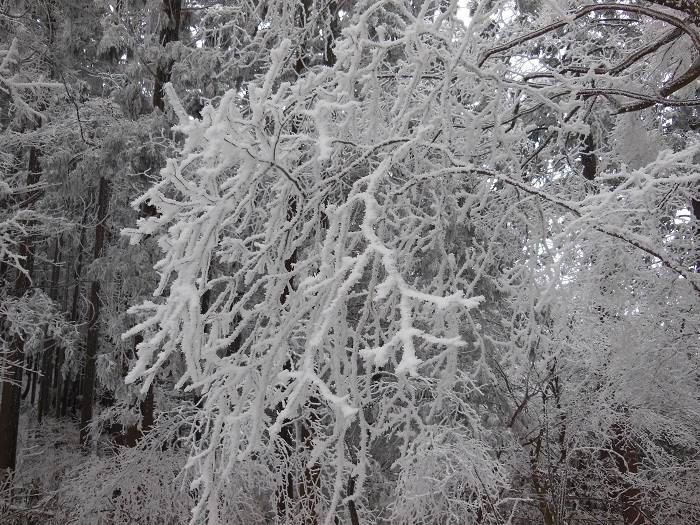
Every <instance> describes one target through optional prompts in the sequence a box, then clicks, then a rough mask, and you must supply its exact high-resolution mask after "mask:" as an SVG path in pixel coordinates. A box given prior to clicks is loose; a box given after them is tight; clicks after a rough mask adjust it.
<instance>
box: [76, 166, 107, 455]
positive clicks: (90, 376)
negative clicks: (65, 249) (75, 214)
mask: <svg viewBox="0 0 700 525" xmlns="http://www.w3.org/2000/svg"><path fill="white" fill-rule="evenodd" d="M108 205H109V182H108V181H107V179H105V178H104V177H100V188H99V195H98V198H97V226H96V227H95V251H94V258H95V259H98V258H99V257H100V256H101V255H102V247H103V245H104V240H105V233H106V227H105V219H106V218H107V207H108ZM99 324H100V283H99V281H93V282H92V283H91V284H90V304H89V306H88V328H87V339H86V342H85V362H84V365H83V399H82V402H81V405H80V444H81V445H86V444H87V442H88V434H89V428H88V427H89V425H90V422H91V421H92V404H93V399H94V396H95V380H96V377H95V358H96V356H97V348H98V346H99Z"/></svg>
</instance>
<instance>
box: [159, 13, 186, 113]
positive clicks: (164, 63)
mask: <svg viewBox="0 0 700 525" xmlns="http://www.w3.org/2000/svg"><path fill="white" fill-rule="evenodd" d="M161 10H162V16H163V17H164V20H162V22H161V29H160V34H159V38H158V41H159V43H160V45H161V46H163V47H166V46H167V45H168V44H169V43H171V42H177V40H178V39H179V37H180V20H181V14H182V0H163V3H162V4H161ZM173 63H174V62H173V61H172V60H171V59H169V58H162V59H160V60H159V61H158V66H157V67H156V78H155V83H154V85H153V107H154V108H160V110H161V111H162V110H164V109H165V92H164V91H163V88H164V87H165V84H167V83H168V82H170V77H171V75H172V71H173Z"/></svg>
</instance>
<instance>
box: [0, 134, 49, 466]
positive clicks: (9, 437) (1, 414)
mask: <svg viewBox="0 0 700 525" xmlns="http://www.w3.org/2000/svg"><path fill="white" fill-rule="evenodd" d="M40 156H41V153H40V152H39V150H38V149H37V148H36V147H34V146H32V147H31V148H30V149H29V169H28V173H27V186H30V187H31V186H33V185H35V184H37V183H38V182H39V178H40V177H41V165H40V163H39V158H40ZM29 200H30V201H33V200H35V199H34V198H31V197H30V199H29ZM19 254H20V256H21V257H22V259H20V260H21V263H20V264H21V267H20V268H18V269H17V277H16V279H15V287H14V295H15V297H22V296H23V295H24V294H25V293H27V290H28V289H29V287H30V285H31V280H30V277H29V276H30V275H31V272H32V267H33V262H34V255H33V253H32V239H31V238H27V239H25V240H24V241H23V242H22V243H21V244H20V247H19ZM24 357H25V356H24V341H23V340H22V338H21V337H19V336H15V337H14V338H13V339H12V343H11V346H10V352H9V356H8V362H9V367H8V370H7V372H6V373H5V376H4V377H3V381H2V398H0V399H1V402H0V472H5V471H7V470H10V471H14V470H15V467H16V464H17V463H16V462H17V434H18V432H19V409H20V401H21V395H22V379H23V373H24Z"/></svg>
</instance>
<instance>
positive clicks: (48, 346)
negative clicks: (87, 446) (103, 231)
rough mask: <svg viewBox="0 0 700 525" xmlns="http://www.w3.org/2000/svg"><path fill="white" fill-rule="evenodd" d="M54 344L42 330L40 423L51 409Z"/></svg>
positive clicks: (54, 288)
mask: <svg viewBox="0 0 700 525" xmlns="http://www.w3.org/2000/svg"><path fill="white" fill-rule="evenodd" d="M60 263H61V237H60V236H59V237H58V238H56V244H55V246H54V252H53V266H52V267H51V285H50V288H49V297H50V298H51V299H52V300H53V301H55V300H56V299H57V298H58V279H59V277H60V274H61V266H60ZM55 348H56V342H55V341H54V340H53V338H51V337H50V336H49V333H48V327H45V328H44V355H43V357H42V362H41V381H40V384H39V405H38V407H37V414H36V417H37V420H38V421H39V423H41V419H42V417H43V415H44V414H47V413H48V412H49V410H50V409H51V389H52V388H53V378H54V366H53V365H54V353H55Z"/></svg>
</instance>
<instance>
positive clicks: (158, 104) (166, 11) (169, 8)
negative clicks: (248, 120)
mask: <svg viewBox="0 0 700 525" xmlns="http://www.w3.org/2000/svg"><path fill="white" fill-rule="evenodd" d="M161 16H162V18H161V26H160V32H159V33H158V43H159V44H160V45H161V46H162V47H163V48H165V47H166V46H167V45H168V44H170V43H171V42H177V41H178V40H179V39H180V21H181V17H182V0H163V2H162V4H161ZM173 64H174V61H173V60H172V59H170V58H161V59H160V60H158V65H157V66H156V74H155V78H154V82H153V107H154V108H158V109H160V110H161V111H163V110H164V109H165V91H164V88H165V84H167V83H168V82H170V78H171V76H172V71H173ZM140 342H141V339H140V336H138V337H137V338H136V339H135V341H134V357H136V346H137V345H138V344H139V343H140ZM154 410H155V400H154V392H153V384H151V386H150V387H149V388H148V392H146V396H145V397H144V398H143V399H142V400H141V401H140V402H139V414H140V416H141V417H140V419H141V424H140V426H139V425H131V426H129V427H127V428H126V431H125V434H126V435H125V443H126V446H128V447H135V446H136V445H137V444H138V442H139V440H140V439H141V437H143V435H144V434H145V433H147V432H148V431H149V430H150V428H151V427H152V426H153V418H154Z"/></svg>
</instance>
